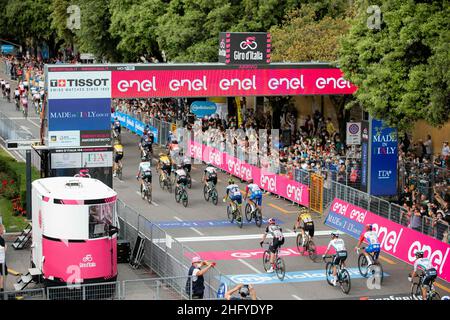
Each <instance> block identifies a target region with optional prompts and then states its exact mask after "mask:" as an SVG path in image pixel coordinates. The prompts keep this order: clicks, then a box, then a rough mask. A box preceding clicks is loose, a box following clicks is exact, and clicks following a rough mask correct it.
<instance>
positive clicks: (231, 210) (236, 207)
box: [227, 200, 244, 228]
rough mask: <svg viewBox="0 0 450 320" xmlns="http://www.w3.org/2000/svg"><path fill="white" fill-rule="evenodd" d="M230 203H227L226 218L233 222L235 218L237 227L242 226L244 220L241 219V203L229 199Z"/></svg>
mask: <svg viewBox="0 0 450 320" xmlns="http://www.w3.org/2000/svg"><path fill="white" fill-rule="evenodd" d="M231 203H232V205H231V206H230V205H227V216H228V220H229V221H230V222H231V223H233V222H234V220H236V223H237V225H238V226H239V228H242V226H243V224H244V221H243V219H242V213H241V204H238V203H236V201H234V200H232V201H231Z"/></svg>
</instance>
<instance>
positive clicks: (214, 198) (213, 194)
mask: <svg viewBox="0 0 450 320" xmlns="http://www.w3.org/2000/svg"><path fill="white" fill-rule="evenodd" d="M211 199H212V203H214V205H215V206H217V202H218V200H219V195H218V194H217V191H216V189H213V191H212V192H211Z"/></svg>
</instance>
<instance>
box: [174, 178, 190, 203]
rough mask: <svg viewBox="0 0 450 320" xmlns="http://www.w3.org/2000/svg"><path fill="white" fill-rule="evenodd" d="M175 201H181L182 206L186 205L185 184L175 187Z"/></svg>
mask: <svg viewBox="0 0 450 320" xmlns="http://www.w3.org/2000/svg"><path fill="white" fill-rule="evenodd" d="M175 201H176V202H178V203H179V202H180V201H181V202H182V203H183V206H184V207H185V208H186V207H187V205H188V194H187V191H186V186H185V185H184V184H180V185H179V186H176V187H175Z"/></svg>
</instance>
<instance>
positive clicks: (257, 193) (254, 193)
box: [245, 178, 262, 214]
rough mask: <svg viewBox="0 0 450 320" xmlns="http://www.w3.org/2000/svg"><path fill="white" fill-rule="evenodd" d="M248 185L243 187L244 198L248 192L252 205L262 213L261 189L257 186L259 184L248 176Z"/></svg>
mask: <svg viewBox="0 0 450 320" xmlns="http://www.w3.org/2000/svg"><path fill="white" fill-rule="evenodd" d="M248 183H249V184H248V185H247V187H246V188H245V200H246V199H247V197H248V194H249V192H250V197H248V199H249V200H250V201H251V202H252V203H253V205H256V207H257V208H258V209H259V212H261V214H262V207H261V205H262V191H261V189H260V188H259V186H258V185H257V184H256V183H254V182H253V178H250V179H249V180H248Z"/></svg>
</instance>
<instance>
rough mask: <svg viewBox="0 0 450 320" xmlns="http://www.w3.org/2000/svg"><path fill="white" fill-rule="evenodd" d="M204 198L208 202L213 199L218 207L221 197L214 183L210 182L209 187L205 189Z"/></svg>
mask: <svg viewBox="0 0 450 320" xmlns="http://www.w3.org/2000/svg"><path fill="white" fill-rule="evenodd" d="M203 197H204V198H205V200H206V201H209V199H211V201H212V203H214V205H216V206H217V202H218V199H219V195H218V194H217V190H216V186H215V185H214V183H213V182H212V181H208V185H207V186H204V187H203Z"/></svg>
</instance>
